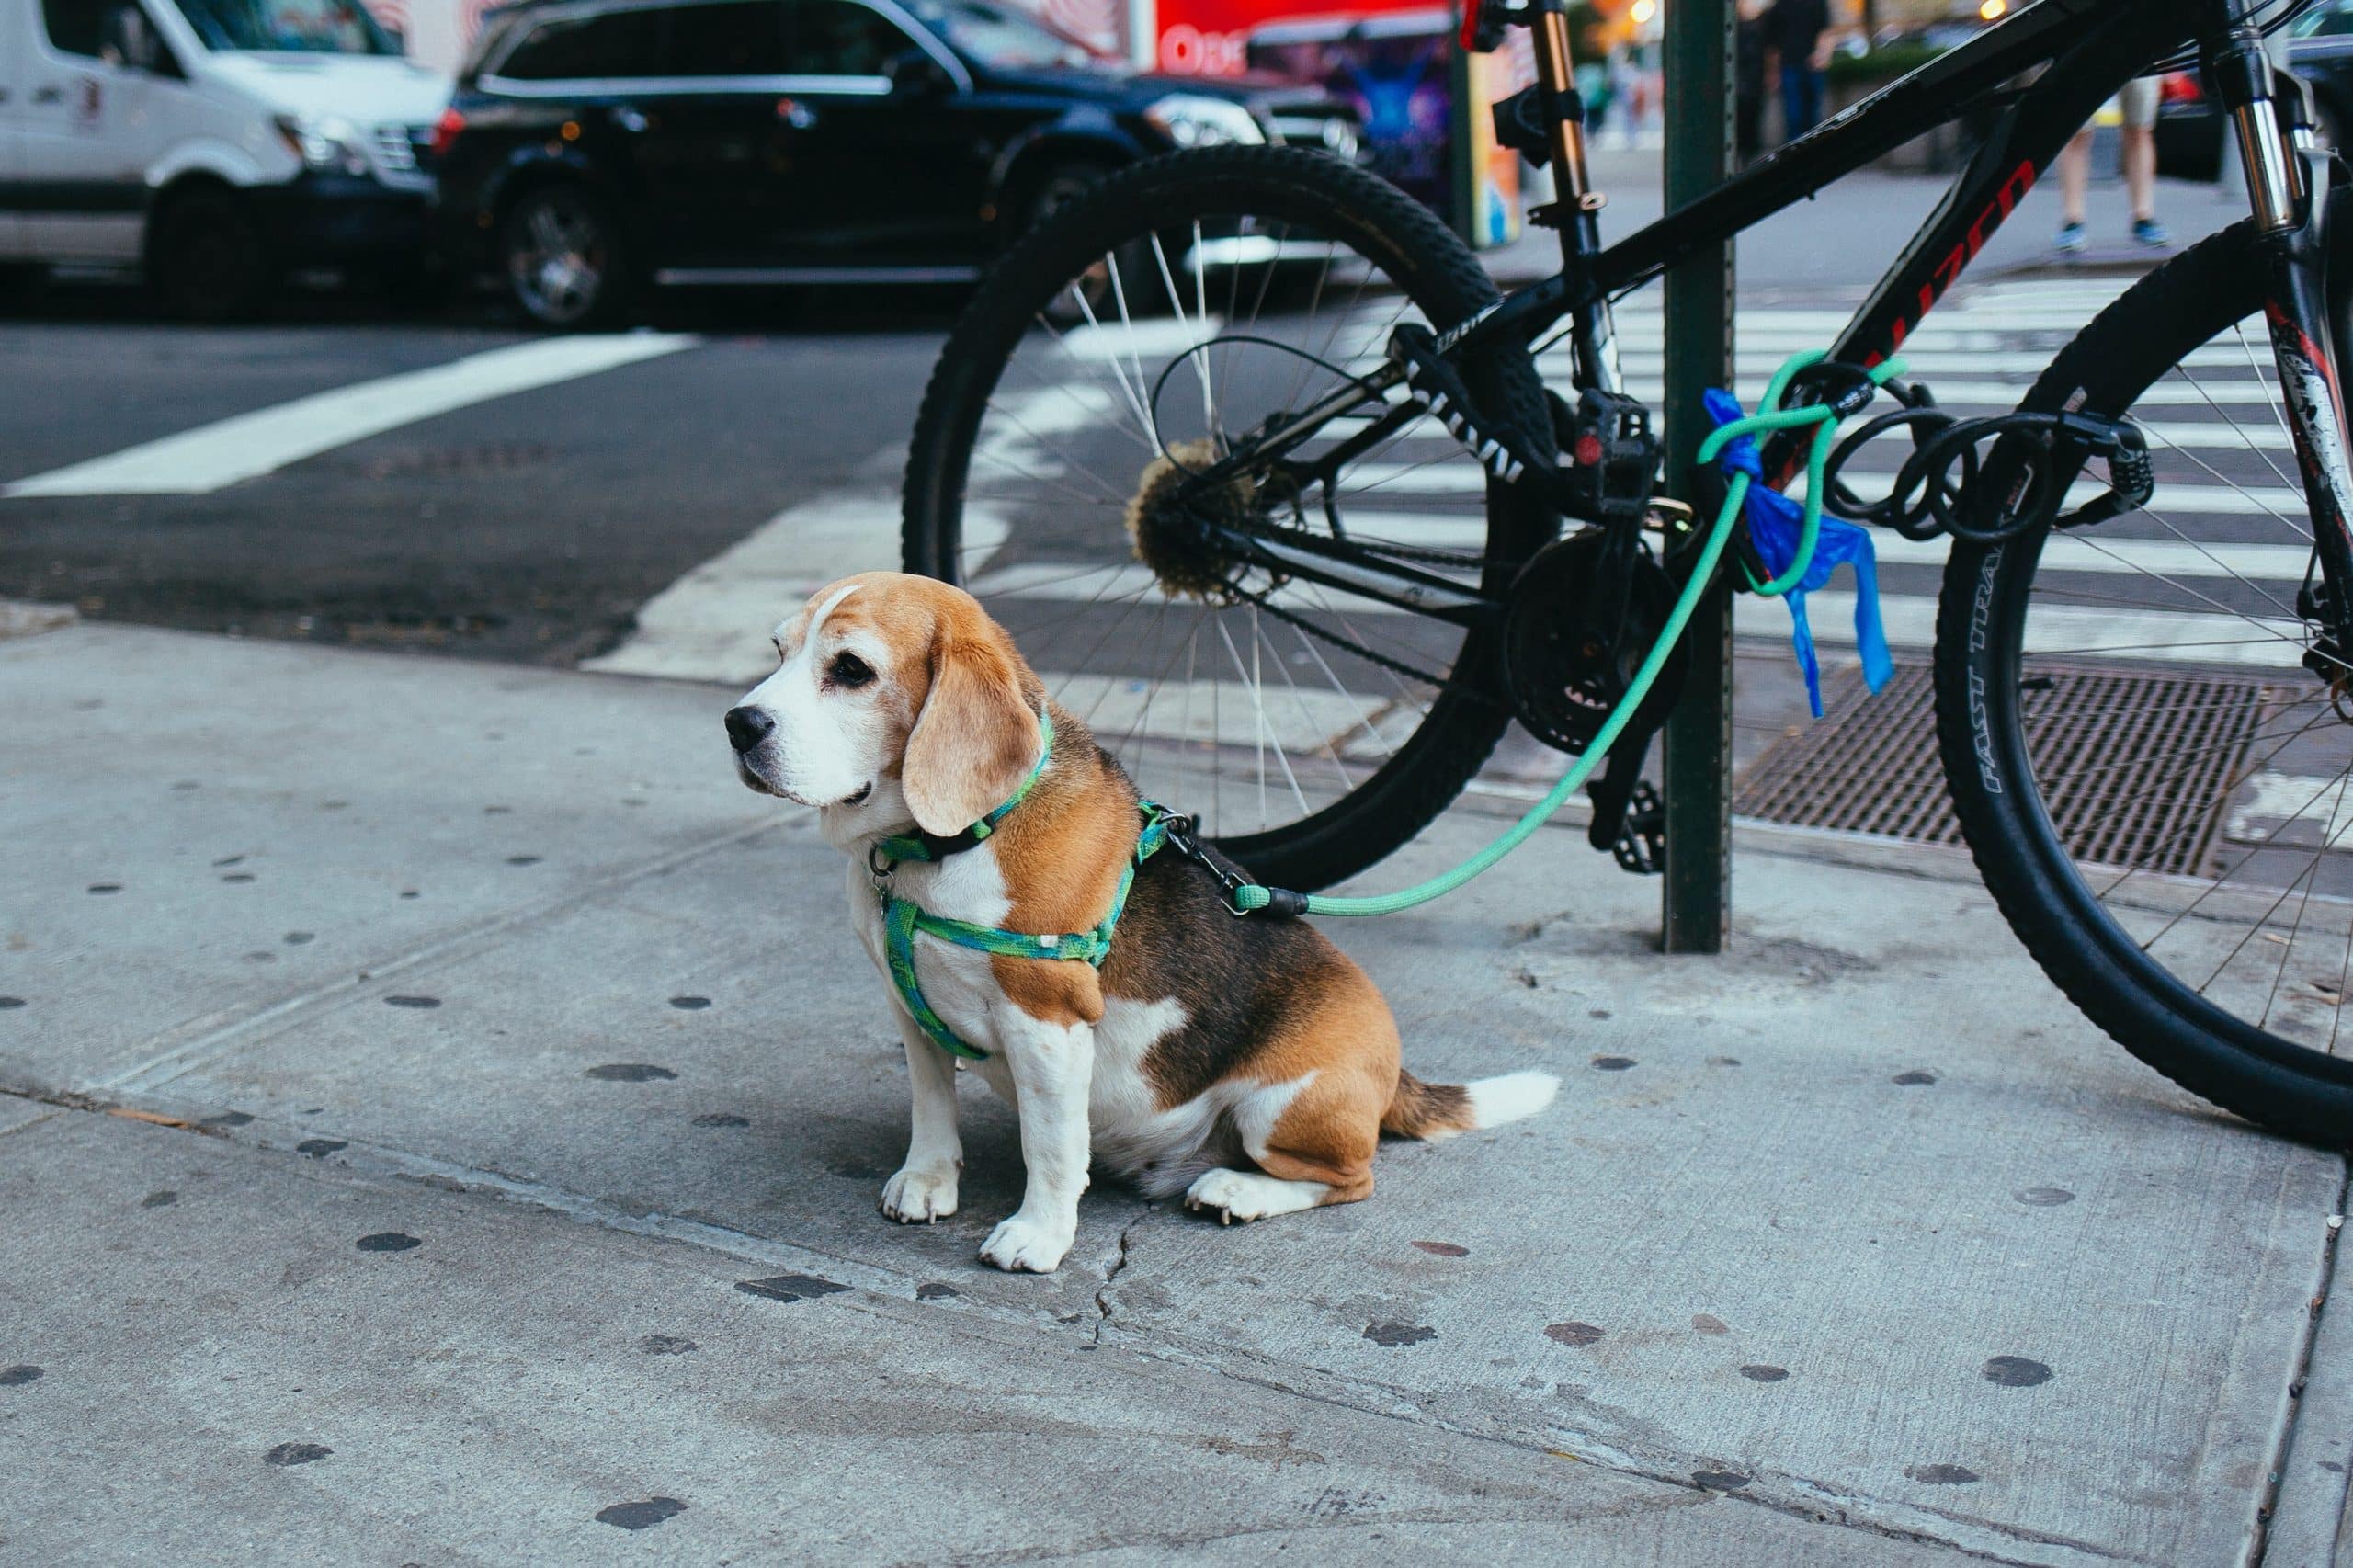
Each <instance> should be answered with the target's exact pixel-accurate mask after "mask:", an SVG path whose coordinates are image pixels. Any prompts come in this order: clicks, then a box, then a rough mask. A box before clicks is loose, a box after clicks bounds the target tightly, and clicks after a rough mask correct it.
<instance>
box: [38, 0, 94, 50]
mask: <svg viewBox="0 0 2353 1568" xmlns="http://www.w3.org/2000/svg"><path fill="white" fill-rule="evenodd" d="M107 10H108V4H107V0H41V6H40V21H41V27H42V28H43V30H45V31H46V32H47V33H48V34H49V41H50V44H51V47H53V48H55V49H58V50H61V51H63V52H65V53H67V54H86V55H88V56H90V57H91V58H92V59H94V60H95V59H97V53H98V47H99V45H100V43H101V42H102V41H103V40H104V39H105V36H106V35H105V18H106V12H107Z"/></svg>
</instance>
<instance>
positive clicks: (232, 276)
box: [147, 190, 278, 321]
mask: <svg viewBox="0 0 2353 1568" xmlns="http://www.w3.org/2000/svg"><path fill="white" fill-rule="evenodd" d="M277 280H278V267H277V265H276V263H275V262H274V261H273V260H272V258H271V256H270V254H269V242H268V241H267V239H266V238H265V237H264V236H263V234H262V232H261V224H260V223H259V222H257V221H256V219H255V217H254V214H253V210H252V209H251V208H250V207H249V206H248V205H247V204H246V203H245V202H244V200H243V199H241V198H239V197H238V196H237V195H236V194H235V193H234V192H233V191H227V190H192V191H188V192H187V193H186V194H184V195H181V196H176V197H173V198H171V199H169V200H167V201H166V202H165V206H164V208H163V210H161V211H160V212H158V213H156V215H155V219H154V222H153V227H152V228H151V229H150V230H149V232H148V236H147V284H148V287H149V288H151V289H153V290H154V291H155V293H156V295H157V296H158V297H159V298H161V299H162V300H163V301H164V302H165V305H166V306H168V307H169V308H170V309H171V310H172V311H173V312H175V313H176V314H178V315H182V316H186V317H188V319H189V320H191V321H228V320H231V319H233V318H234V317H238V316H244V315H251V314H253V313H254V312H256V311H258V310H259V309H260V308H261V306H262V303H263V301H264V300H265V299H266V298H267V295H268V292H269V288H270V285H271V284H273V283H275V282H276V281H277Z"/></svg>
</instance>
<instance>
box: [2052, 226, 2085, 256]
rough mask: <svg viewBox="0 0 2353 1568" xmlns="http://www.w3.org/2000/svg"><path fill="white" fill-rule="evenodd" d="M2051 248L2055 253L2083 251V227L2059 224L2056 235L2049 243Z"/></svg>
mask: <svg viewBox="0 0 2353 1568" xmlns="http://www.w3.org/2000/svg"><path fill="white" fill-rule="evenodd" d="M2051 248H2052V249H2053V250H2056V251H2079V250H2081V249H2083V248H2084V226H2083V225H2082V224H2081V223H2062V224H2060V225H2059V233H2058V234H2057V235H2056V236H2055V237H2053V238H2052V242H2051Z"/></svg>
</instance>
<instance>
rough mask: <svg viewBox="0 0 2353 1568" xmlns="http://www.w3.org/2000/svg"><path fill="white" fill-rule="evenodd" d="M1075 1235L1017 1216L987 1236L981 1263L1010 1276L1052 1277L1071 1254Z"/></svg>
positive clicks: (1068, 1231)
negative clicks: (1068, 1254)
mask: <svg viewBox="0 0 2353 1568" xmlns="http://www.w3.org/2000/svg"><path fill="white" fill-rule="evenodd" d="M1074 1239H1075V1233H1074V1232H1073V1231H1070V1230H1064V1229H1061V1228H1059V1227H1049V1226H1046V1225H1041V1224H1040V1223H1038V1222H1037V1221H1034V1220H1026V1219H1024V1218H1022V1217H1021V1216H1020V1215H1018V1214H1016V1215H1015V1216H1014V1217H1013V1218H1012V1219H1010V1220H1007V1221H1005V1223H1003V1224H1001V1225H999V1226H998V1227H997V1228H996V1229H995V1230H994V1231H991V1232H990V1233H989V1239H988V1240H987V1241H986V1242H985V1243H983V1244H982V1246H981V1261H982V1262H983V1263H993V1264H995V1265H996V1266H997V1267H999V1268H1002V1269H1004V1270H1006V1272H1007V1273H1011V1274H1051V1273H1052V1272H1053V1271H1054V1270H1055V1269H1057V1268H1060V1267H1062V1264H1063V1255H1064V1254H1066V1253H1068V1252H1069V1251H1070V1244H1071V1243H1072V1241H1074Z"/></svg>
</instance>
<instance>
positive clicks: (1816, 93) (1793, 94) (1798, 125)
mask: <svg viewBox="0 0 2353 1568" xmlns="http://www.w3.org/2000/svg"><path fill="white" fill-rule="evenodd" d="M1822 81H1823V76H1822V73H1821V72H1819V71H1815V70H1811V69H1809V68H1808V67H1807V66H1806V65H1805V64H1804V63H1803V62H1800V63H1798V64H1795V65H1789V64H1784V65H1783V66H1782V67H1781V123H1782V126H1783V131H1782V137H1783V139H1784V140H1786V141H1790V142H1794V141H1796V140H1797V139H1798V138H1799V137H1801V136H1802V135H1804V134H1805V133H1806V132H1807V131H1812V130H1813V128H1814V127H1815V126H1817V125H1819V124H1821V123H1822Z"/></svg>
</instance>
